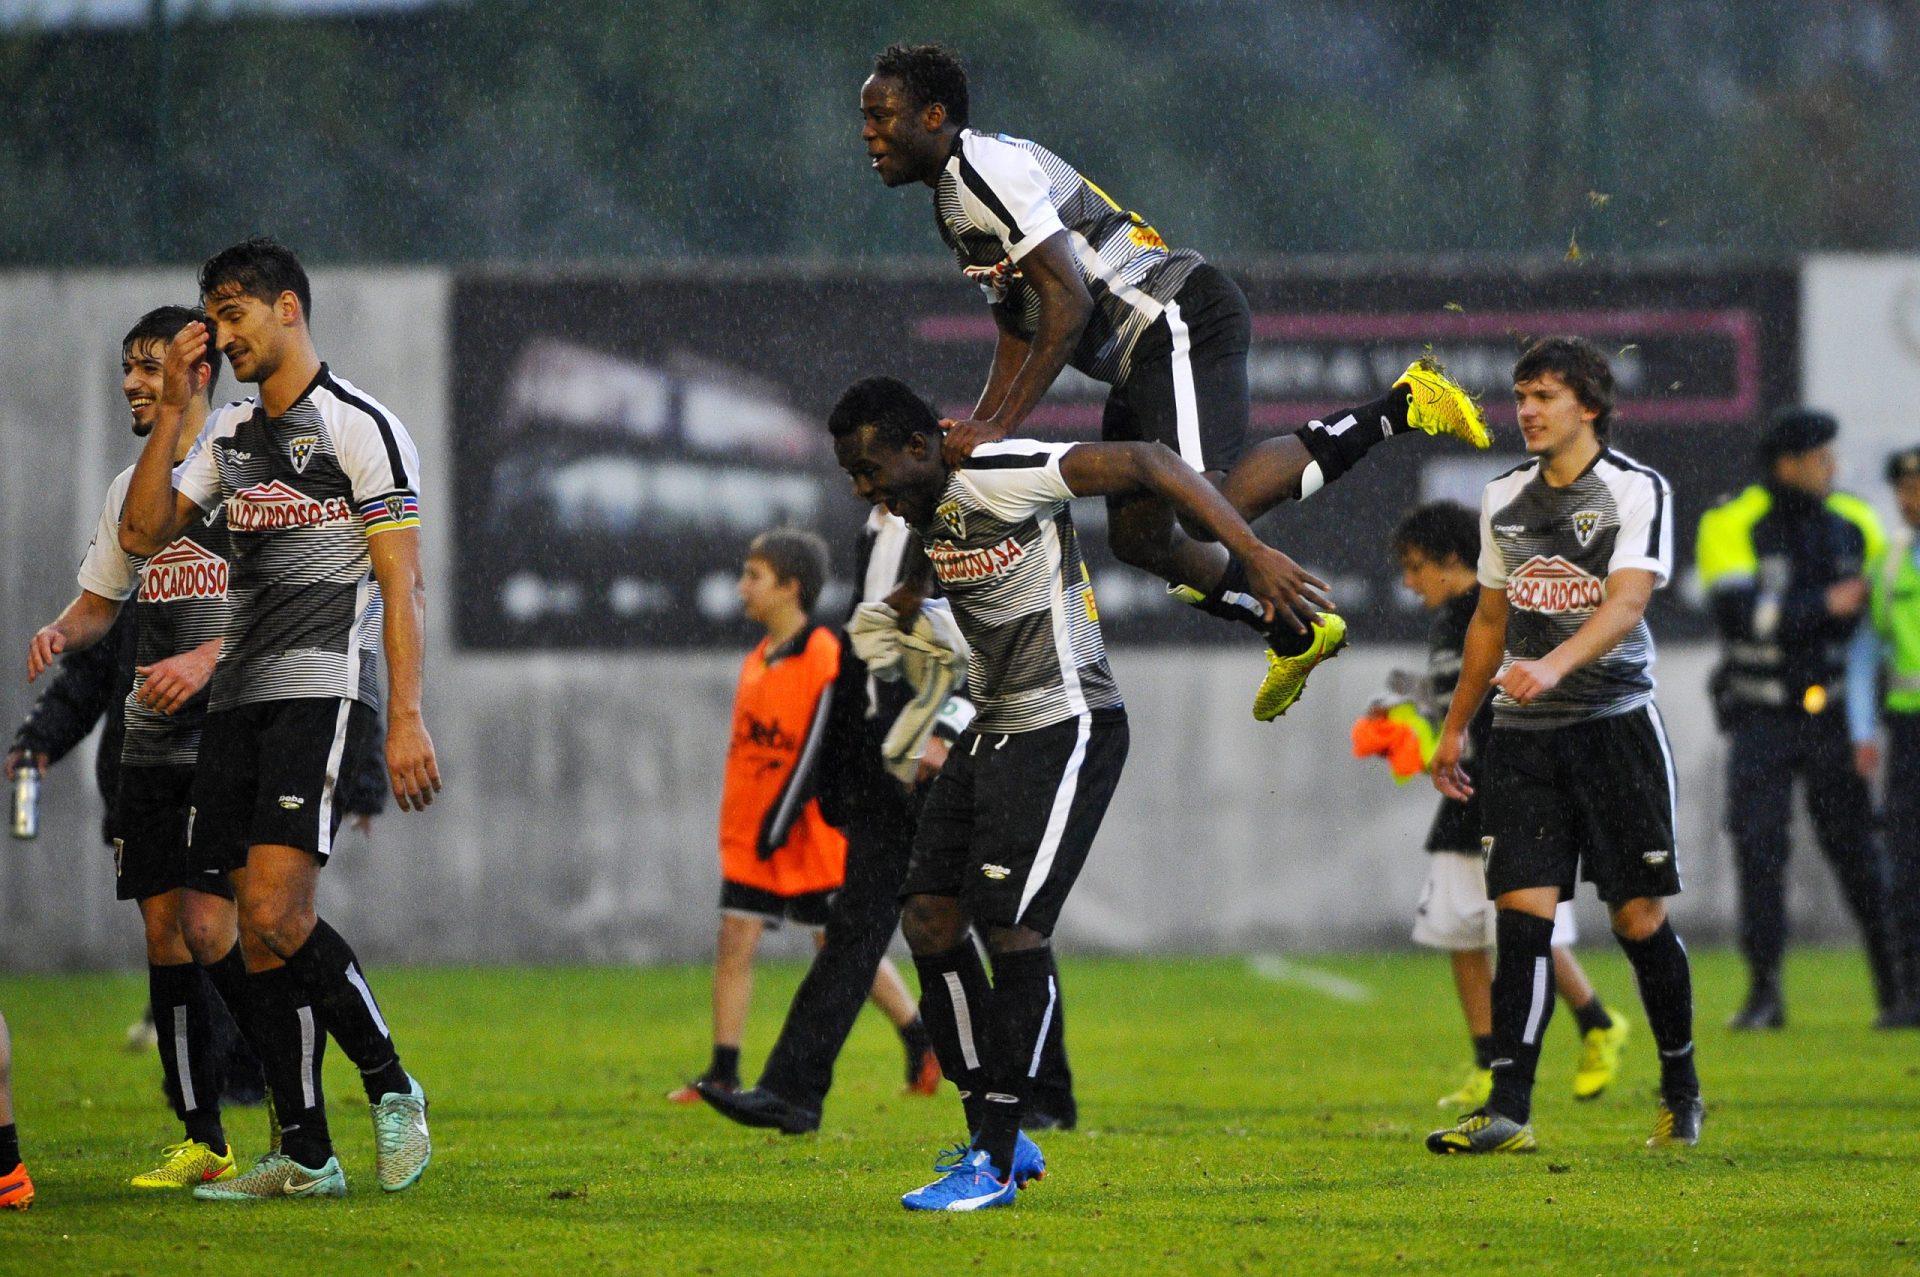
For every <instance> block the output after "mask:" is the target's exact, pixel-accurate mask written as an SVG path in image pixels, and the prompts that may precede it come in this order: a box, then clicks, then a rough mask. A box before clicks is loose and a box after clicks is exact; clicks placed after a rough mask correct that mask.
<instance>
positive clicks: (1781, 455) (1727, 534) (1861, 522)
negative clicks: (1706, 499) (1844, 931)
mask: <svg viewBox="0 0 1920 1277" xmlns="http://www.w3.org/2000/svg"><path fill="white" fill-rule="evenodd" d="M1838 432H1839V426H1838V423H1836V422H1835V420H1834V419H1833V417H1832V416H1830V415H1829V414H1827V413H1824V412H1817V411H1814V410H1812V409H1809V408H1802V407H1788V408H1782V409H1780V410H1779V411H1777V412H1775V413H1774V414H1773V416H1772V417H1771V418H1770V419H1769V421H1768V422H1767V425H1766V428H1765V430H1764V431H1763V433H1762V436H1761V440H1760V465H1761V471H1762V473H1763V475H1764V476H1765V478H1764V480H1763V482H1761V483H1757V484H1754V485H1753V486H1751V487H1749V488H1748V489H1747V490H1746V491H1744V492H1742V493H1741V494H1740V495H1739V496H1737V497H1734V498H1733V499H1732V500H1730V501H1727V502H1725V503H1724V504H1722V505H1719V506H1716V507H1714V508H1713V509H1711V510H1709V511H1707V513H1706V514H1705V515H1704V516H1702V518H1701V520H1700V532H1699V540H1698V543H1697V546H1696V552H1695V558H1696V562H1697V563H1698V565H1699V571H1700V578H1701V583H1702V584H1703V585H1704V586H1705V587H1706V589H1707V591H1708V595H1709V600H1710V604H1711V607H1712V610H1713V616H1714V621H1715V623H1716V625H1717V626H1718V627H1719V630H1720V635H1721V638H1722V640H1723V641H1724V643H1725V645H1726V648H1725V655H1724V659H1723V661H1722V663H1721V665H1720V666H1719V668H1718V669H1717V670H1716V671H1715V673H1714V677H1713V684H1712V691H1713V699H1714V711H1715V715H1716V717H1717V718H1718V720H1719V723H1720V728H1721V730H1722V731H1724V732H1726V733H1727V734H1728V735H1730V736H1731V737H1732V740H1731V749H1730V751H1729V757H1728V768H1727V824H1728V829H1729V831H1730V832H1731V833H1732V835H1733V842H1734V853H1735V861H1736V865H1737V868H1738V870H1739V880H1740V948H1741V952H1742V953H1743V954H1744V955H1745V957H1746V959H1747V966H1748V972H1749V976H1750V980H1751V984H1750V986H1749V992H1748V995H1747V1001H1746V1004H1745V1006H1743V1007H1742V1008H1741V1009H1740V1011H1739V1013H1738V1014H1736V1015H1735V1016H1734V1017H1733V1019H1732V1020H1731V1021H1729V1027H1731V1028H1735V1029H1777V1028H1779V1027H1781V1025H1783V1024H1784V1023H1785V1022H1786V1005H1785V1003H1784V1001H1783V1000H1782V996H1781V989H1780V959H1781V954H1782V952H1783V951H1784V949H1785V947H1786V932H1787V918H1786V863H1787V850H1788V846H1787V826H1788V822H1789V820H1790V818H1791V814H1792V794H1793V783H1792V781H1793V776H1794V775H1795V774H1796V773H1797V774H1798V775H1799V777H1800V779H1801V781H1802V782H1803V783H1804V785H1805V787H1806V795H1807V811H1808V814H1809V815H1810V816H1811V817H1812V818H1813V825H1814V830H1815V832H1816V833H1817V834H1818V836H1819V841H1820V850H1821V851H1822V852H1823V853H1824V854H1825V856H1826V858H1827V862H1828V863H1829V864H1830V865H1832V866H1833V871H1834V874H1835V876H1836V877H1837V878H1838V879H1839V881H1840V887H1841V891H1842V892H1843V894H1844V895H1845V897H1846V901H1847V906H1848V908H1849V909H1850V910H1851V912H1852V913H1853V917H1854V921H1855V922H1856V923H1858V924H1859V927H1860V930H1861V933H1862V935H1863V936H1864V938H1865V940H1866V945H1867V956H1868V961H1869V963H1870V964H1871V967H1872V971H1873V983H1874V992H1875V996H1876V999H1877V1000H1878V1003H1879V1006H1880V1010H1881V1013H1882V1015H1883V1016H1884V1015H1886V1014H1888V1013H1889V1012H1891V1011H1892V1010H1893V1008H1894V1007H1895V1006H1896V1005H1897V1004H1898V1003H1899V1001H1900V998H1901V990H1900V981H1899V977H1898V973H1897V971H1896V969H1895V963H1894V961H1893V956H1892V948H1893V947H1892V944H1891V943H1890V939H1889V935H1888V931H1887V928H1886V925H1885V920H1884V917H1883V912H1882V911H1883V898H1884V883H1883V869H1882V864H1881V861H1880V856H1879V851H1878V849H1877V847H1876V846H1875V843H1874V838H1873V828H1872V821H1871V814H1870V807H1869V799H1868V793H1867V786H1866V782H1865V781H1864V780H1862V779H1861V777H1860V775H1859V773H1858V771H1857V770H1856V769H1855V765H1854V757H1853V749H1852V746H1851V742H1850V739H1849V734H1848V730H1847V723H1846V716H1845V714H1844V713H1843V711H1842V708H1841V704H1840V701H1841V699H1842V679H1843V678H1844V675H1845V666H1846V649H1847V645H1848V642H1849V640H1850V639H1851V638H1852V636H1853V634H1854V630H1855V628H1856V627H1857V626H1858V625H1859V623H1860V618H1861V616H1862V615H1863V614H1864V613H1865V611H1866V609H1867V602H1868V586H1867V580H1866V575H1865V573H1866V567H1867V564H1868V562H1869V561H1871V560H1873V559H1875V558H1877V556H1878V554H1879V551H1880V549H1881V545H1882V542H1883V541H1884V537H1883V535H1882V533H1881V531H1880V525H1879V521H1878V520H1877V519H1876V518H1875V517H1874V514H1873V511H1872V509H1871V508H1870V507H1868V506H1867V504H1866V503H1865V502H1863V501H1861V500H1859V499H1858V498H1856V497H1851V496H1848V495H1846V494H1844V493H1836V492H1834V491H1833V474H1834V448H1833V440H1834V436H1835V435H1836V434H1837V433H1838Z"/></svg>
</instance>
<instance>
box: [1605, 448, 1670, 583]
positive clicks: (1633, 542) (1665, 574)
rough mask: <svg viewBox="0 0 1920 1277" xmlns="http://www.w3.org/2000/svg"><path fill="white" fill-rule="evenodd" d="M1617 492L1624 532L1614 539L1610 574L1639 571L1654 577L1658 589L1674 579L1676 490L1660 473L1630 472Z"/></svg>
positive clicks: (1615, 497)
mask: <svg viewBox="0 0 1920 1277" xmlns="http://www.w3.org/2000/svg"><path fill="white" fill-rule="evenodd" d="M1622 477H1623V479H1624V480H1625V482H1624V483H1621V484H1619V485H1617V486H1616V487H1615V488H1614V500H1615V501H1617V502H1618V503H1619V507H1620V531H1619V533H1618V534H1617V535H1616V536H1615V537H1614V541H1613V557H1612V558H1610V559H1608V560H1607V573H1608V575H1612V574H1613V573H1615V572H1618V571H1621V570H1622V569H1635V568H1637V569H1639V570H1641V571H1646V572H1651V573H1653V584H1654V588H1655V589H1658V588H1660V587H1661V586H1663V585H1665V584H1666V583H1667V580H1668V578H1670V577H1671V576H1672V575H1673V490H1672V489H1671V488H1669V487H1668V486H1667V481H1666V480H1665V479H1664V478H1662V477H1661V475H1660V474H1659V472H1658V471H1655V470H1648V469H1644V468H1632V469H1627V470H1625V471H1624V472H1623V474H1622Z"/></svg>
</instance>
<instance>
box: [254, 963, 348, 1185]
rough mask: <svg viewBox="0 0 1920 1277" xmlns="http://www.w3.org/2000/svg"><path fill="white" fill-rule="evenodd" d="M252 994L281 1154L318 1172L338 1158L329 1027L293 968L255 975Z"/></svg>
mask: <svg viewBox="0 0 1920 1277" xmlns="http://www.w3.org/2000/svg"><path fill="white" fill-rule="evenodd" d="M247 989H248V993H249V995H250V998H251V1001H252V1004H253V1011H252V1015H253V1017H254V1022H255V1023H256V1024H257V1025H258V1026H259V1028H260V1031H261V1033H262V1035H263V1037H264V1039H265V1042H264V1049H261V1051H260V1063H261V1065H262V1066H263V1067H264V1068H265V1069H266V1074H267V1086H268V1087H269V1088H270V1089H271V1090H272V1091H273V1107H274V1111H275V1112H276V1113H278V1114H279V1116H280V1151H281V1152H282V1153H285V1154H286V1155H287V1156H288V1157H291V1158H292V1159H293V1160H294V1161H296V1162H298V1163H300V1165H302V1166H304V1167H306V1168H307V1169H309V1170H318V1169H319V1168H321V1167H322V1166H325V1165H326V1164H327V1159H328V1158H330V1157H332V1156H333V1140H332V1137H331V1136H330V1135H329V1134H328V1132H327V1106H326V1096H325V1095H324V1094H323V1092H322V1091H321V1087H320V1066H321V1063H322V1061H323V1060H324V1059H325V1058H326V1053H327V1025H326V1021H325V1019H324V1018H323V1015H322V1012H321V1009H320V1007H318V1006H317V1005H315V1004H314V1003H313V1001H312V1000H311V999H309V998H308V997H307V995H306V993H305V991H304V990H303V989H302V988H301V986H300V982H299V981H298V980H296V979H295V978H294V976H293V972H292V971H291V970H290V969H289V968H287V967H274V968H272V969H270V970H267V971H256V972H254V973H253V974H251V975H249V976H248V977H247Z"/></svg>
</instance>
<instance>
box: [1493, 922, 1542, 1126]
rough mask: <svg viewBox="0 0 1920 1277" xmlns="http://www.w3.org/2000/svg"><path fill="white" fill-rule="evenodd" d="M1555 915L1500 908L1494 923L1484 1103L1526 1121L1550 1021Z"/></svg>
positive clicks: (1530, 1116) (1520, 1120) (1530, 1114)
mask: <svg viewBox="0 0 1920 1277" xmlns="http://www.w3.org/2000/svg"><path fill="white" fill-rule="evenodd" d="M1552 939H1553V919H1552V918H1536V917H1534V916H1533V915H1532V914H1530V913H1521V912H1520V911H1519V910H1517V909H1502V910H1500V912H1499V915H1498V917H1497V918H1496V920H1495V922H1494V942H1495V944H1496V945H1498V946H1499V952H1498V953H1497V954H1496V955H1495V957H1494V961H1493V1050H1494V1059H1493V1064H1492V1068H1493V1094H1492V1095H1491V1096H1489V1097H1488V1099H1487V1107H1488V1108H1489V1109H1491V1110H1493V1111H1494V1112H1495V1113H1498V1114H1499V1115H1500V1116H1502V1117H1510V1118H1512V1119H1513V1120H1514V1121H1516V1122H1521V1123H1525V1122H1527V1121H1528V1120H1530V1119H1531V1118H1532V1117H1533V1074H1534V1070H1535V1069H1536V1068H1537V1067H1538V1066H1539V1063H1540V1040H1541V1038H1543V1037H1544V1036H1546V1032H1547V1022H1548V1021H1549V1020H1551V1019H1553V956H1552V951H1551V948H1550V942H1551V941H1552Z"/></svg>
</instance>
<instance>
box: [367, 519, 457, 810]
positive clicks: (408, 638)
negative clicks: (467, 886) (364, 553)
mask: <svg viewBox="0 0 1920 1277" xmlns="http://www.w3.org/2000/svg"><path fill="white" fill-rule="evenodd" d="M367 549H368V552H369V553H370V554H371V555H372V558H373V578H374V580H376V581H378V582H379V583H380V600H381V605H382V606H383V607H384V608H385V609H386V625H385V641H386V649H387V779H388V780H389V781H391V782H392V784H393V798H394V801H395V802H397V803H398V804H400V810H401V811H425V810H426V809H427V806H428V805H429V804H431V803H432V802H433V796H434V795H435V794H437V793H439V792H440V763H439V760H438V759H437V758H436V757H435V756H434V752H433V738H432V737H431V736H429V735H427V722H426V719H425V718H424V717H423V716H422V714H421V712H420V686H421V674H422V670H423V669H424V668H425V664H424V656H423V650H424V647H425V635H426V621H427V586H426V582H425V580H424V579H422V577H421V575H420V530H419V529H418V528H395V529H393V530H392V531H388V532H381V533H379V534H377V535H375V536H372V537H369V538H368V540H367Z"/></svg>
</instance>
